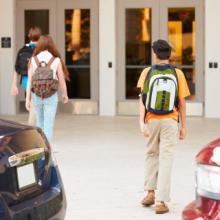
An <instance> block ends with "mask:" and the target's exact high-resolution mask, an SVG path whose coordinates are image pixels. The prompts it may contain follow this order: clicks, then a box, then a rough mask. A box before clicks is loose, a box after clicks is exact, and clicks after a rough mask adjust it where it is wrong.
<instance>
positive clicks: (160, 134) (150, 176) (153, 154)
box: [145, 118, 178, 202]
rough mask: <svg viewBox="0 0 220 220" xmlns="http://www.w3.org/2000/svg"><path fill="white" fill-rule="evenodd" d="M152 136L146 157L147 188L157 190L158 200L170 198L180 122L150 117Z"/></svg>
mask: <svg viewBox="0 0 220 220" xmlns="http://www.w3.org/2000/svg"><path fill="white" fill-rule="evenodd" d="M148 129H149V132H150V137H149V140H148V144H147V152H146V158H145V169H146V170H145V190H156V196H155V197H156V201H164V202H168V201H169V200H170V181H171V170H172V164H173V155H174V151H175V148H176V145H177V133H178V123H177V121H175V120H174V119H171V118H167V119H150V120H149V121H148Z"/></svg>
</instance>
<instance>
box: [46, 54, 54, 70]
mask: <svg viewBox="0 0 220 220" xmlns="http://www.w3.org/2000/svg"><path fill="white" fill-rule="evenodd" d="M54 60H55V57H54V56H52V57H51V58H50V60H49V62H48V63H47V67H50V66H51V64H52V63H53V61H54Z"/></svg>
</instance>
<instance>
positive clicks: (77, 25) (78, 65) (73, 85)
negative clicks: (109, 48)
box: [65, 9, 90, 98]
mask: <svg viewBox="0 0 220 220" xmlns="http://www.w3.org/2000/svg"><path fill="white" fill-rule="evenodd" d="M65 51H66V55H65V58H66V65H67V67H68V69H69V72H70V80H71V81H70V82H68V83H67V89H68V95H69V97H70V98H90V10H89V9H68V10H65Z"/></svg>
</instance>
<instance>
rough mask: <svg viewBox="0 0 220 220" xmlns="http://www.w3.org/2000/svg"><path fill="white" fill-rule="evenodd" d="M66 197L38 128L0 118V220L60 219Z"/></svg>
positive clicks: (63, 215)
mask: <svg viewBox="0 0 220 220" xmlns="http://www.w3.org/2000/svg"><path fill="white" fill-rule="evenodd" d="M65 212H66V198H65V193H64V189H63V184H62V181H61V178H60V174H59V170H58V167H57V165H56V164H55V163H54V160H53V158H52V152H51V148H50V144H49V143H48V141H47V139H46V137H45V135H44V133H43V132H42V130H41V129H39V128H36V127H31V126H27V125H22V124H18V123H14V122H10V121H6V120H1V119H0V220H47V219H49V220H63V219H64V217H65Z"/></svg>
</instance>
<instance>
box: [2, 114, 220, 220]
mask: <svg viewBox="0 0 220 220" xmlns="http://www.w3.org/2000/svg"><path fill="white" fill-rule="evenodd" d="M4 118H8V119H12V120H16V121H19V122H25V120H26V118H27V116H26V115H18V116H14V117H4ZM187 129H188V130H187V138H186V140H185V141H184V142H181V143H179V145H178V148H177V151H176V157H175V161H174V167H173V176H172V194H171V197H172V201H171V202H170V204H169V207H170V210H171V212H170V213H168V214H165V215H159V216H158V215H155V214H154V210H153V207H151V208H143V207H142V206H141V205H140V201H141V200H142V198H143V196H144V192H143V179H144V177H143V174H144V152H145V145H146V140H144V138H143V137H142V136H141V134H140V132H139V127H138V119H137V118H136V117H113V118H111V117H96V116H91V117H90V116H72V115H58V116H57V119H56V125H55V132H54V139H53V148H54V151H55V156H56V158H57V161H58V164H59V167H60V170H61V174H62V177H63V181H64V185H65V189H66V195H67V201H68V209H67V215H66V219H65V220H178V219H181V212H182V209H183V208H184V206H185V205H186V204H188V203H189V202H190V201H192V200H193V199H194V196H195V195H194V194H195V193H194V172H195V162H194V158H195V155H196V154H197V152H198V151H199V150H200V149H201V148H202V147H203V146H204V145H205V144H207V143H208V142H210V141H211V140H213V139H216V138H217V137H219V135H220V134H219V131H220V119H202V118H188V119H187Z"/></svg>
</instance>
